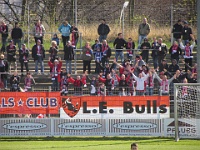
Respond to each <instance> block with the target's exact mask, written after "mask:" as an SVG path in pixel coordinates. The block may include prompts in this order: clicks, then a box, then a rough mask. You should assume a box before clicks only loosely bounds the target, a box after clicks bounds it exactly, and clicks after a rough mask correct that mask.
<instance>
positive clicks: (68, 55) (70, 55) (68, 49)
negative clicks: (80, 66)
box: [64, 41, 74, 74]
mask: <svg viewBox="0 0 200 150" xmlns="http://www.w3.org/2000/svg"><path fill="white" fill-rule="evenodd" d="M64 60H65V62H66V71H67V73H69V74H71V73H72V60H74V47H73V46H72V43H71V42H70V41H68V42H67V45H66V46H65V48H64Z"/></svg>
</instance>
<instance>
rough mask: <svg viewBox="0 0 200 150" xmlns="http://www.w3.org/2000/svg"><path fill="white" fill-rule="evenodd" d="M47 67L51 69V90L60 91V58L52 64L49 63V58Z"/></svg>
mask: <svg viewBox="0 0 200 150" xmlns="http://www.w3.org/2000/svg"><path fill="white" fill-rule="evenodd" d="M48 65H49V67H50V68H51V80H52V90H53V91H58V90H60V88H59V87H60V86H59V84H60V73H61V68H62V61H61V58H60V57H59V59H58V60H57V59H55V60H54V62H53V63H52V62H51V59H50V58H49V62H48Z"/></svg>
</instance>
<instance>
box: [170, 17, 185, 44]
mask: <svg viewBox="0 0 200 150" xmlns="http://www.w3.org/2000/svg"><path fill="white" fill-rule="evenodd" d="M182 30H183V26H182V21H181V20H180V19H179V20H178V21H177V23H176V24H174V25H173V29H172V33H173V41H178V40H179V39H181V35H182Z"/></svg>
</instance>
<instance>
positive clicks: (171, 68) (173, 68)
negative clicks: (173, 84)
mask: <svg viewBox="0 0 200 150" xmlns="http://www.w3.org/2000/svg"><path fill="white" fill-rule="evenodd" d="M177 70H179V65H177V62H176V59H173V60H172V64H171V65H169V69H168V71H169V72H170V73H171V74H173V75H174V74H175V73H176V71H177Z"/></svg>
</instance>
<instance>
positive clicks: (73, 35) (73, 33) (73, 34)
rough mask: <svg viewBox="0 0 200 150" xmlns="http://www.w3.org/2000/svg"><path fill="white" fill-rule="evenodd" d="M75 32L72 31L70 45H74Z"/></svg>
mask: <svg viewBox="0 0 200 150" xmlns="http://www.w3.org/2000/svg"><path fill="white" fill-rule="evenodd" d="M75 41H76V40H75V32H72V45H75Z"/></svg>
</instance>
